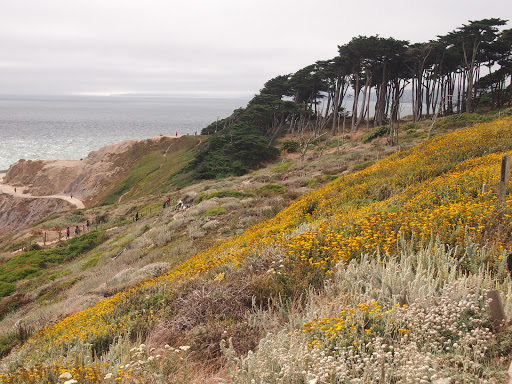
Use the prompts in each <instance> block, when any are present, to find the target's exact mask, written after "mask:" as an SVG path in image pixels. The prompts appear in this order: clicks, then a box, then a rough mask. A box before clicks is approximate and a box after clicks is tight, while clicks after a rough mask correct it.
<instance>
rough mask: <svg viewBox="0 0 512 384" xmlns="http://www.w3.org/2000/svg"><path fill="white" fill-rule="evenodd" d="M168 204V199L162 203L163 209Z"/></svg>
mask: <svg viewBox="0 0 512 384" xmlns="http://www.w3.org/2000/svg"><path fill="white" fill-rule="evenodd" d="M166 205H167V201H164V204H163V205H162V209H164V208H165V206H166Z"/></svg>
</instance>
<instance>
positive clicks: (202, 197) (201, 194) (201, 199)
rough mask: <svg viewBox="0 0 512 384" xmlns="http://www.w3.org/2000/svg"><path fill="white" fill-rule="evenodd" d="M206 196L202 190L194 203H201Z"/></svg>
mask: <svg viewBox="0 0 512 384" xmlns="http://www.w3.org/2000/svg"><path fill="white" fill-rule="evenodd" d="M205 198H206V193H204V192H201V193H200V194H199V196H197V197H196V198H195V199H194V204H199V203H200V202H201V201H203V200H204V199H205Z"/></svg>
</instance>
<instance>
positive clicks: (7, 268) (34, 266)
mask: <svg viewBox="0 0 512 384" xmlns="http://www.w3.org/2000/svg"><path fill="white" fill-rule="evenodd" d="M104 240H105V237H104V235H103V234H101V233H100V232H90V233H87V234H84V235H82V236H76V237H73V238H71V239H69V240H67V241H64V242H61V243H59V244H57V246H56V247H55V248H53V249H45V250H33V251H27V252H24V253H22V254H19V255H16V256H13V257H11V258H10V259H8V260H6V261H5V263H3V264H2V265H0V281H3V282H7V283H14V282H16V281H19V280H22V279H26V278H31V277H35V276H37V275H38V274H40V273H41V271H42V270H43V269H45V268H47V267H48V266H49V265H58V264H61V263H63V262H66V261H69V260H73V259H75V258H77V257H78V256H79V255H82V254H84V253H85V252H87V251H89V250H91V249H93V248H94V247H96V246H97V245H99V244H100V243H102V242H103V241H104Z"/></svg>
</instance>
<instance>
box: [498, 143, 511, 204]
mask: <svg viewBox="0 0 512 384" xmlns="http://www.w3.org/2000/svg"><path fill="white" fill-rule="evenodd" d="M509 180H510V156H509V155H508V153H504V154H503V156H502V157H501V177H500V191H499V194H498V201H499V202H503V201H505V197H506V195H507V186H508V182H509Z"/></svg>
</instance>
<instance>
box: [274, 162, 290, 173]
mask: <svg viewBox="0 0 512 384" xmlns="http://www.w3.org/2000/svg"><path fill="white" fill-rule="evenodd" d="M292 165H293V163H292V162H289V161H287V162H286V163H283V164H279V165H277V166H275V167H273V168H271V169H270V172H275V173H278V172H286V171H287V170H288V168H290V167H291V166H292Z"/></svg>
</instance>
